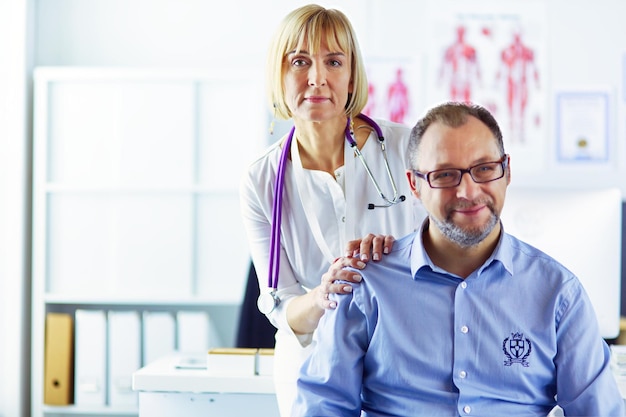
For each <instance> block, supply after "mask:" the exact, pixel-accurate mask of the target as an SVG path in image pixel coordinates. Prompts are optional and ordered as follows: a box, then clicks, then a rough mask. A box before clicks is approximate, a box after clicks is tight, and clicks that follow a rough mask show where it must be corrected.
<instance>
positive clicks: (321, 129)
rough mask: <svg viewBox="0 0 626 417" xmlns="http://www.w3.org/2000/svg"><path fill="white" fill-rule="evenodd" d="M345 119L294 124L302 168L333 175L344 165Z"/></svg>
mask: <svg viewBox="0 0 626 417" xmlns="http://www.w3.org/2000/svg"><path fill="white" fill-rule="evenodd" d="M346 123H347V119H345V118H339V119H336V120H332V121H325V122H308V121H307V122H296V123H295V125H296V133H295V137H296V139H297V141H298V150H299V152H300V160H301V161H302V167H303V168H305V169H312V170H319V171H326V172H328V173H329V174H331V175H334V173H335V171H336V170H337V168H339V167H341V166H343V164H344V160H343V159H344V158H343V155H344V145H345V128H346Z"/></svg>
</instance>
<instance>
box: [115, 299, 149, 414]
mask: <svg viewBox="0 0 626 417" xmlns="http://www.w3.org/2000/svg"><path fill="white" fill-rule="evenodd" d="M108 325H109V344H108V351H109V368H108V369H109V372H108V386H109V390H108V392H109V397H108V398H109V401H108V403H109V405H112V406H117V405H137V393H136V392H134V391H133V387H132V374H133V372H135V371H136V370H138V369H139V368H141V318H140V316H139V312H137V311H114V310H113V311H109V313H108Z"/></svg>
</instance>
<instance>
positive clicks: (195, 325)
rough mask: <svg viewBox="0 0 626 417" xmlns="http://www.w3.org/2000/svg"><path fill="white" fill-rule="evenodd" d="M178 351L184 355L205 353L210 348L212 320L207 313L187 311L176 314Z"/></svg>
mask: <svg viewBox="0 0 626 417" xmlns="http://www.w3.org/2000/svg"><path fill="white" fill-rule="evenodd" d="M176 324H177V327H176V331H177V339H178V346H177V347H178V349H177V350H178V351H179V352H183V353H204V354H206V352H207V351H208V350H209V347H210V332H211V320H210V317H209V313H207V312H206V311H190V310H188V311H185V310H181V311H178V312H177V313H176Z"/></svg>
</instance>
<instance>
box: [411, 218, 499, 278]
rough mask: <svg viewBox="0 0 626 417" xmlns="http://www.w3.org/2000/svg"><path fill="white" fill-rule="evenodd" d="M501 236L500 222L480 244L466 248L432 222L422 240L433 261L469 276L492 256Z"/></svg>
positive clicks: (425, 229)
mask: <svg viewBox="0 0 626 417" xmlns="http://www.w3.org/2000/svg"><path fill="white" fill-rule="evenodd" d="M499 237H500V224H499V223H498V225H497V226H496V227H495V228H494V229H493V230H492V231H491V233H490V234H489V235H488V236H487V237H486V238H485V239H484V240H483V241H482V242H480V243H479V244H477V245H474V246H471V247H469V248H464V247H461V246H459V245H458V244H456V243H454V242H452V241H451V240H449V239H448V238H446V237H444V236H443V235H442V234H441V233H439V231H438V230H436V226H433V225H432V223H430V224H429V225H428V226H427V227H425V228H424V233H423V235H422V242H423V244H424V249H425V250H426V253H427V254H428V256H429V257H430V259H431V260H432V262H433V263H434V264H435V265H437V266H438V267H440V268H441V269H444V270H445V271H447V272H450V273H452V274H455V275H458V276H460V277H462V278H467V277H468V276H469V275H470V274H471V273H472V272H474V271H475V270H476V269H478V268H479V267H480V266H481V265H482V264H484V263H485V261H486V260H487V259H488V258H489V257H490V256H491V254H492V253H493V251H494V250H495V248H496V245H497V244H498V239H499Z"/></svg>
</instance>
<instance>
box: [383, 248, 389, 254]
mask: <svg viewBox="0 0 626 417" xmlns="http://www.w3.org/2000/svg"><path fill="white" fill-rule="evenodd" d="M383 252H384V253H385V255H389V248H387V247H385V248H383Z"/></svg>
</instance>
